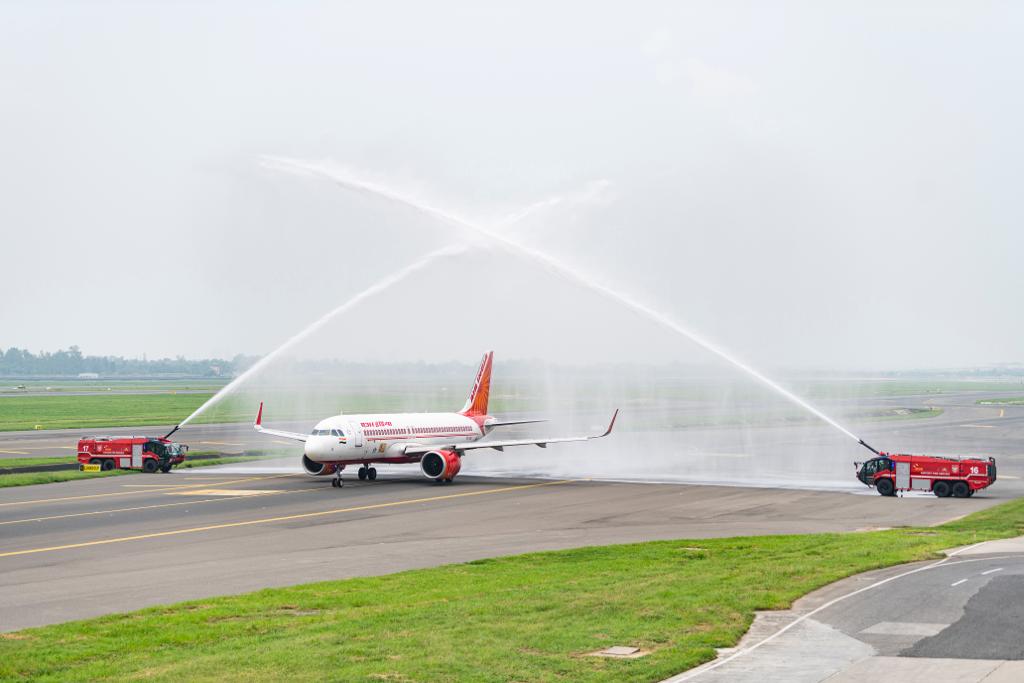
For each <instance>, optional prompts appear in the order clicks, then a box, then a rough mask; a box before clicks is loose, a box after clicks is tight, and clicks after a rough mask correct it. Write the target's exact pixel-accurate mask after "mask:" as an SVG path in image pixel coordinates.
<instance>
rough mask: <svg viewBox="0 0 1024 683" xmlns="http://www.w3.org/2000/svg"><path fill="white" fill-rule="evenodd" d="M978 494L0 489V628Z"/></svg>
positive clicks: (573, 485)
mask: <svg viewBox="0 0 1024 683" xmlns="http://www.w3.org/2000/svg"><path fill="white" fill-rule="evenodd" d="M993 502H994V500H992V499H985V498H979V497H975V498H972V499H965V500H960V499H957V500H953V499H943V500H939V499H936V498H924V497H922V498H918V499H883V498H881V497H876V496H872V497H869V496H855V495H850V494H848V493H837V492H820V491H793V490H777V489H749V488H726V487H714V486H683V485H676V484H626V483H611V482H587V481H567V480H554V481H536V480H508V479H502V480H496V479H486V478H475V477H459V478H457V479H456V480H455V482H454V483H453V484H451V485H447V486H440V485H434V484H431V483H429V482H427V481H426V480H424V479H422V478H421V477H418V476H417V477H414V478H410V477H397V476H393V475H385V477H384V478H383V479H378V480H377V481H376V482H358V481H349V483H347V484H346V485H345V487H344V488H342V489H334V488H331V486H330V485H329V481H328V480H327V478H319V479H313V478H309V477H305V476H304V475H293V474H287V473H286V474H260V473H248V472H246V471H244V468H241V467H234V468H231V469H230V471H228V472H222V473H210V472H206V471H204V470H193V471H189V472H179V471H176V472H173V473H171V474H167V475H161V474H154V475H135V476H127V477H113V478H105V479H93V480H86V481H79V482H71V483H63V484H48V485H43V486H32V487H17V488H8V489H3V490H0V539H2V540H0V628H2V629H3V630H8V631H9V630H15V629H19V628H24V627H27V626H36V625H41V624H47V623H54V622H59V621H66V620H70V619H78V618H84V617H89V616H96V615H100V614H105V613H109V612H117V611H123V610H128V609H135V608H139V607H143V606H147V605H155V604H161V603H167V602H172V601H177V600H182V599H187V598H200V597H206V596H213V595H220V594H226V593H239V592H244V591H248V590H252V589H257V588H262V587H266V586H281V585H288V584H294V583H302V582H308V581H317V580H322V579H337V578H344V577H350V576H359V575H373V574H381V573H387V572H394V571H399V570H404V569H411V568H415V567H427V566H433V565H438V564H444V563H448V562H458V561H466V560H472V559H478V558H483V557H493V556H497V555H506V554H514V553H520V552H526V551H533V550H546V549H556V548H567V547H576V546H584V545H597V544H607V543H622V542H629V541H646V540H652V539H667V538H679V537H710V536H732V535H738V534H765V533H797V532H814V531H826V530H836V531H839V530H854V529H862V528H870V527H871V526H872V524H871V522H870V520H872V519H875V518H878V517H879V516H881V517H884V518H885V519H887V520H888V521H889V522H890V523H902V524H934V523H938V522H941V521H944V520H946V519H949V518H951V517H954V516H958V515H962V514H965V513H967V512H970V511H972V510H978V509H981V508H983V507H985V506H987V505H991V504H992V503H993Z"/></svg>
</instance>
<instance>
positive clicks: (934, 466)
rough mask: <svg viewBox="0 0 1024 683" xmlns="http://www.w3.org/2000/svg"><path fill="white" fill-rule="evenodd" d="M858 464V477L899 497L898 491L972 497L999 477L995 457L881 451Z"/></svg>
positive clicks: (886, 493)
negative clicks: (961, 456)
mask: <svg viewBox="0 0 1024 683" xmlns="http://www.w3.org/2000/svg"><path fill="white" fill-rule="evenodd" d="M854 465H855V466H856V467H857V478H858V479H859V480H860V481H861V482H862V483H864V484H866V485H868V486H874V487H875V490H876V491H878V493H879V494H881V495H883V496H895V495H896V492H897V491H931V492H932V493H934V494H935V495H936V496H938V497H939V498H947V497H949V496H951V495H952V496H954V497H955V498H970V497H971V496H973V495H974V494H975V492H976V491H980V490H981V489H984V488H987V487H989V486H991V485H992V484H993V483H995V480H996V459H995V458H989V459H988V460H982V459H981V458H941V457H936V456H929V455H905V454H902V453H880V454H879V456H878V457H877V458H872V459H870V460H868V461H866V462H863V463H859V462H858V463H854Z"/></svg>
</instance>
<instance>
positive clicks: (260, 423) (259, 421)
mask: <svg viewBox="0 0 1024 683" xmlns="http://www.w3.org/2000/svg"><path fill="white" fill-rule="evenodd" d="M256 426H257V427H262V426H263V401H260V411H259V412H258V413H256Z"/></svg>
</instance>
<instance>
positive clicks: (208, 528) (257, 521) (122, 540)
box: [0, 479, 580, 557]
mask: <svg viewBox="0 0 1024 683" xmlns="http://www.w3.org/2000/svg"><path fill="white" fill-rule="evenodd" d="M575 481H580V480H578V479H562V480H560V481H546V482H543V483H541V484H522V485H519V486H503V487H501V488H496V489H484V490H483V491H466V492H465V493H450V494H447V495H443V496H429V497H427V498H411V499H409V500H396V501H392V502H390V503H373V504H371V505H356V506H353V507H347V508H335V509H334V510H319V511H317V512H303V513H299V514H295V515H284V516H282V517H264V518H262V519H250V520H246V521H244V522H225V523H223V524H210V525H208V526H196V527H191V528H187V529H173V530H171V531H157V532H154V533H151V534H139V535H137V536H121V537H119V538H104V539H101V540H98V541H83V542H82V543H68V544H66V545H55V546H50V547H48V548H29V549H28V550H11V551H8V552H6V553H0V557H14V556H15V555H33V554H36V553H50V552H54V551H57V550H72V549H74V548H88V547H91V546H97V545H109V544H111V543H126V542H128V541H141V540H143V539H147V538H162V537H164V536H179V535H182V534H194V533H198V532H200V531H213V530H215V529H231V528H234V527H240V526H253V525H255V524H270V523H272V522H287V521H291V520H293V519H310V518H312V517H325V516H327V515H338V514H342V513H345V512H361V511H364V510H381V509H384V508H392V507H400V506H402V505H415V504H417V503H432V502H435V501H439V500H454V499H456V498H469V497H471V496H486V495H488V494H491V493H507V492H509V491H525V490H526V489H536V488H541V487H544V486H558V485H560V484H571V483H573V482H575Z"/></svg>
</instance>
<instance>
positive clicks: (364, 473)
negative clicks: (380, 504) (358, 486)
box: [356, 465, 377, 481]
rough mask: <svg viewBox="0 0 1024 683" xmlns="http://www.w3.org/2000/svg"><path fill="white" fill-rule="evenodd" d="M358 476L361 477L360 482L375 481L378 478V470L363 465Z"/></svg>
mask: <svg viewBox="0 0 1024 683" xmlns="http://www.w3.org/2000/svg"><path fill="white" fill-rule="evenodd" d="M356 474H358V475H359V481H366V480H367V479H369V480H370V481H373V480H375V479H376V478H377V468H375V467H370V466H369V465H363V466H362V467H360V468H359V471H358V472H357V473H356Z"/></svg>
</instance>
